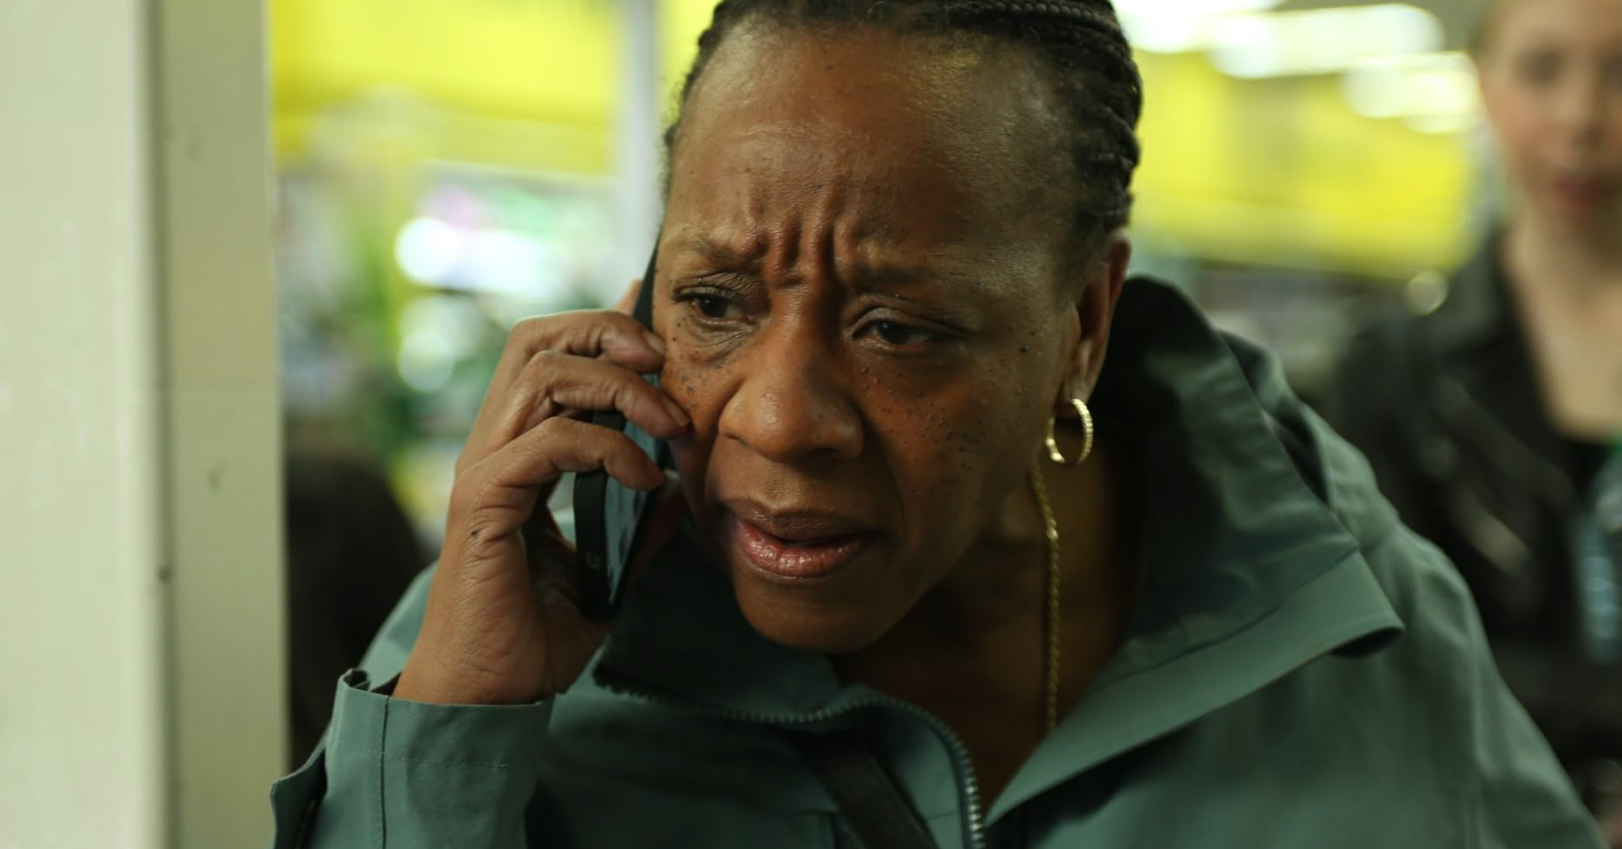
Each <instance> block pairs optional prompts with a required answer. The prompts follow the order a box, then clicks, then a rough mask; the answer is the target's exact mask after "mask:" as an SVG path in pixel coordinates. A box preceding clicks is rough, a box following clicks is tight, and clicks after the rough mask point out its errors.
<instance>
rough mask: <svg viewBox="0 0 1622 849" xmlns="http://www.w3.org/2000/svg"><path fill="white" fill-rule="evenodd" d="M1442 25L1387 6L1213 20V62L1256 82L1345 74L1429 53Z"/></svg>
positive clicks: (1412, 10) (1410, 9) (1414, 10)
mask: <svg viewBox="0 0 1622 849" xmlns="http://www.w3.org/2000/svg"><path fill="white" fill-rule="evenodd" d="M1442 40H1443V32H1442V22H1441V21H1439V20H1437V18H1436V16H1435V15H1433V14H1431V13H1430V12H1427V11H1425V10H1424V9H1420V8H1418V7H1416V6H1409V5H1406V4H1401V3H1387V4H1380V5H1376V6H1349V7H1343V8H1336V9H1315V10H1312V11H1305V12H1274V13H1267V14H1231V15H1223V16H1221V17H1218V18H1217V19H1215V20H1214V21H1212V22H1211V32H1210V42H1209V43H1210V52H1211V62H1212V64H1214V65H1216V67H1217V68H1218V69H1219V70H1221V71H1223V72H1224V73H1227V74H1231V75H1233V76H1235V77H1241V78H1246V79H1254V78H1258V77H1277V76H1285V75H1293V74H1321V73H1328V72H1332V71H1340V70H1342V69H1345V68H1347V67H1350V66H1352V65H1355V64H1357V63H1359V62H1366V61H1370V60H1374V59H1381V58H1387V57H1397V56H1408V55H1412V54H1417V53H1430V52H1433V51H1436V50H1439V49H1440V48H1441V46H1442Z"/></svg>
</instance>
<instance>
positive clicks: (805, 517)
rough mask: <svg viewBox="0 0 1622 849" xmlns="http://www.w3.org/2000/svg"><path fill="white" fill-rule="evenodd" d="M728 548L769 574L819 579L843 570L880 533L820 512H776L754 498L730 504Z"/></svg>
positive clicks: (800, 578)
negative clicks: (753, 500)
mask: <svg viewBox="0 0 1622 849" xmlns="http://www.w3.org/2000/svg"><path fill="white" fill-rule="evenodd" d="M725 503H726V507H727V509H728V511H729V512H730V515H729V516H728V517H727V519H726V522H725V525H726V527H725V528H724V531H725V534H726V537H727V540H726V542H727V548H729V549H731V550H732V551H733V552H734V553H736V554H737V555H740V556H741V559H742V560H743V561H744V562H745V563H747V564H748V565H750V566H752V567H754V569H755V570H757V571H758V572H761V573H763V574H764V575H766V576H767V577H771V578H776V579H789V580H800V581H803V580H808V579H812V578H820V577H824V576H827V575H830V574H832V573H834V572H837V571H839V570H840V569H841V568H843V567H845V566H846V565H848V564H849V563H850V562H851V561H852V560H854V559H855V558H856V556H857V555H858V554H860V553H861V552H862V550H863V549H865V548H866V547H867V546H868V544H869V543H870V542H871V541H872V539H873V537H874V536H875V534H874V530H873V528H872V526H871V525H868V524H866V523H864V522H862V521H860V520H858V519H855V518H853V517H850V516H846V515H842V514H838V513H832V512H822V511H815V510H773V509H771V508H768V507H766V506H764V505H761V504H759V503H756V502H752V501H744V500H739V501H728V502H725Z"/></svg>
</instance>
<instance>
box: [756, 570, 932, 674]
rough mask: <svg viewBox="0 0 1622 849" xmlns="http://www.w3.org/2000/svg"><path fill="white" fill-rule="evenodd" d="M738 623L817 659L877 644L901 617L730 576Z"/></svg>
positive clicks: (864, 602) (864, 604)
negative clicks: (740, 620)
mask: <svg viewBox="0 0 1622 849" xmlns="http://www.w3.org/2000/svg"><path fill="white" fill-rule="evenodd" d="M733 589H734V591H735V592H736V594H737V598H738V607H739V608H740V609H742V611H743V615H744V618H745V619H747V620H749V624H750V625H751V626H753V627H754V629H755V631H757V632H758V633H759V634H760V635H761V636H763V637H765V638H766V639H768V640H771V641H772V642H774V643H777V644H778V645H782V646H787V647H789V648H792V649H799V650H801V651H814V652H821V653H823V654H850V653H852V652H857V651H861V650H862V649H865V648H867V647H868V646H870V645H872V644H874V643H876V642H878V640H879V638H880V637H883V636H884V635H885V634H886V633H888V632H889V630H890V629H891V628H893V627H895V624H896V622H898V621H900V619H901V615H902V614H903V613H905V611H899V612H897V613H896V615H893V616H891V615H886V614H885V612H882V611H880V610H877V609H875V605H874V604H873V600H872V599H871V598H869V599H851V598H839V597H838V595H840V594H833V593H823V592H818V591H817V590H818V589H820V588H816V587H806V588H805V589H803V590H802V589H797V588H793V587H787V588H785V587H778V586H759V585H756V584H753V583H751V582H750V581H749V579H748V578H740V577H739V576H738V575H736V573H734V581H733Z"/></svg>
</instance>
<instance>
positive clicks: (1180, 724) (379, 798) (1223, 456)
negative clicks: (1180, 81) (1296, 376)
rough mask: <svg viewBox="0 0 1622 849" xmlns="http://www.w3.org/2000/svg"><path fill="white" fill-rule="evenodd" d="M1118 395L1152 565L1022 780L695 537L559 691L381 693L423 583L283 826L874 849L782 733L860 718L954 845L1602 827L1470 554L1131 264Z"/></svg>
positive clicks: (1201, 848) (1448, 837) (593, 844)
mask: <svg viewBox="0 0 1622 849" xmlns="http://www.w3.org/2000/svg"><path fill="white" fill-rule="evenodd" d="M1093 406H1094V408H1095V409H1096V410H1098V411H1099V413H1100V420H1101V426H1105V427H1115V428H1119V429H1120V430H1121V432H1122V433H1124V434H1129V435H1131V437H1132V438H1134V439H1136V440H1137V441H1138V445H1139V448H1140V456H1141V458H1142V474H1143V476H1144V480H1145V481H1146V483H1147V486H1146V492H1147V496H1146V498H1147V502H1146V505H1145V528H1144V533H1143V556H1144V558H1145V564H1144V565H1145V568H1146V570H1147V574H1148V579H1147V580H1148V583H1147V585H1146V588H1145V590H1144V592H1143V594H1142V601H1141V603H1140V607H1139V609H1138V610H1137V611H1135V614H1134V618H1133V620H1132V623H1131V625H1130V627H1129V630H1128V636H1127V640H1126V642H1125V644H1124V646H1123V647H1122V649H1121V650H1120V652H1119V654H1118V655H1117V656H1116V657H1115V658H1114V659H1113V660H1112V661H1111V662H1110V663H1109V664H1108V666H1107V667H1106V668H1105V670H1104V671H1103V673H1102V674H1101V675H1100V677H1099V678H1098V679H1097V680H1096V681H1095V682H1094V683H1093V684H1092V686H1091V688H1090V690H1089V691H1088V692H1087V693H1086V695H1085V696H1084V697H1083V698H1082V700H1081V701H1080V703H1079V704H1077V705H1076V706H1075V708H1074V709H1073V710H1071V711H1070V713H1069V715H1068V716H1067V717H1065V718H1064V720H1063V722H1062V724H1061V725H1060V727H1059V728H1058V729H1057V731H1056V732H1055V733H1054V734H1052V735H1051V736H1050V737H1049V738H1048V739H1047V740H1045V741H1044V742H1043V743H1042V744H1041V747H1040V748H1039V749H1037V751H1036V752H1035V753H1034V754H1033V755H1032V756H1031V758H1030V760H1029V761H1028V762H1027V763H1026V764H1025V765H1024V767H1023V768H1022V769H1021V771H1020V772H1019V773H1018V775H1016V776H1015V777H1014V779H1013V781H1012V782H1011V783H1010V784H1009V785H1008V787H1007V788H1006V789H1005V790H1004V791H1003V793H1002V795H1001V796H999V797H998V798H995V799H988V798H982V797H981V795H980V794H979V792H978V790H977V788H976V784H975V779H974V775H973V774H972V770H971V768H970V765H969V763H968V760H967V757H966V755H965V752H964V750H963V747H962V745H961V744H960V743H959V742H958V741H957V740H956V739H955V738H954V736H953V735H952V733H951V732H950V731H949V730H948V729H947V728H945V727H944V726H943V725H942V724H941V723H939V722H938V721H936V720H935V719H933V718H932V717H930V716H929V715H927V714H926V713H924V712H923V711H921V710H919V709H918V708H916V707H914V706H912V705H909V704H905V703H902V702H900V701H898V700H895V699H892V698H889V697H886V696H883V695H880V694H878V693H876V692H874V691H873V690H871V689H868V688H865V687H862V686H849V687H842V686H841V685H840V684H839V682H838V681H837V680H836V678H835V676H834V675H833V673H832V670H831V666H830V664H829V663H828V661H827V659H826V658H825V657H822V656H820V655H814V654H807V653H803V652H797V651H793V650H789V649H786V648H783V647H781V646H778V645H776V644H774V643H771V642H769V641H767V640H765V639H764V638H762V637H760V636H759V635H758V634H756V633H755V632H754V631H753V630H752V629H751V628H750V627H749V625H748V624H747V622H746V620H744V618H743V617H742V615H741V614H740V613H739V611H738V609H737V607H736V605H735V602H734V601H733V597H732V592H731V589H730V587H729V586H728V585H727V583H726V579H725V576H724V574H722V573H721V572H720V571H719V570H717V569H713V568H709V567H707V566H705V565H704V564H703V555H702V554H701V553H700V552H699V549H698V547H697V546H696V544H695V543H694V542H693V541H692V540H691V539H688V538H682V539H678V541H677V542H675V543H673V544H672V545H671V546H670V547H669V548H668V549H667V550H666V552H665V553H664V555H663V556H662V557H661V559H660V561H659V562H656V563H655V564H654V565H653V567H651V568H649V569H648V570H647V571H646V572H645V573H644V575H643V577H642V578H641V579H639V581H638V584H637V587H636V592H634V593H633V594H632V595H631V598H630V599H628V601H627V606H626V607H625V609H624V610H623V611H622V613H621V615H620V617H619V619H618V620H617V621H616V623H615V627H614V631H613V633H612V635H611V636H610V637H609V639H608V641H607V642H606V643H605V644H604V646H603V648H602V650H601V651H600V652H599V653H598V655H597V657H596V658H595V659H594V661H593V663H592V666H591V667H590V668H589V669H588V671H587V673H586V674H585V675H583V676H582V678H581V680H580V681H579V682H578V683H577V684H576V685H575V686H574V687H573V688H572V689H570V690H569V691H568V692H566V693H563V694H561V695H559V696H558V697H556V698H555V699H552V700H551V701H549V702H547V703H542V704H536V705H527V706H518V707H445V706H430V705H422V704H413V703H408V702H400V701H395V700H392V699H390V698H388V697H387V696H386V695H383V694H381V693H378V692H373V691H372V690H371V689H369V687H370V685H372V684H378V683H384V682H388V681H390V680H391V679H392V678H393V676H394V675H395V674H396V673H397V672H398V671H399V670H400V668H401V665H402V664H403V662H404V660H405V657H406V654H407V652H408V651H409V650H410V647H411V644H412V641H413V640H414V639H415V636H416V633H417V628H418V624H419V622H420V619H421V616H422V607H423V598H424V593H425V589H426V578H424V579H422V580H419V582H418V584H417V586H416V587H415V588H414V589H413V590H412V591H411V592H410V593H409V594H408V595H407V597H406V599H405V600H404V601H403V602H402V603H401V605H400V607H399V609H398V610H397V611H396V612H395V614H394V615H393V617H392V618H391V620H390V622H389V623H388V624H387V625H386V626H385V628H384V629H383V631H382V633H381V634H380V635H379V636H378V638H377V641H376V643H375V644H374V645H373V647H372V649H371V650H370V652H369V654H368V656H367V657H366V659H365V660H364V662H363V663H362V667H361V669H360V670H357V671H355V672H352V673H350V674H349V675H347V676H346V677H345V679H344V682H343V685H342V686H341V687H340V692H339V694H338V697H337V703H336V707H335V712H334V716H333V720H332V725H331V728H330V729H329V731H328V736H327V739H326V742H325V745H324V746H323V747H322V748H321V749H320V750H318V751H317V752H316V754H315V755H314V756H313V757H312V758H311V759H310V761H309V762H308V763H307V764H305V766H304V767H303V768H302V769H300V770H299V771H298V772H296V773H294V774H293V775H291V776H289V777H287V778H285V779H283V780H281V781H279V782H277V783H276V784H275V786H274V787H273V789H272V791H271V799H272V803H273V807H274V810H275V818H276V837H275V842H274V846H275V847H276V849H288V848H289V847H294V846H301V845H308V846H313V847H318V849H329V848H333V847H345V849H351V848H352V847H391V849H406V847H436V849H437V847H469V849H486V848H487V847H488V849H497V847H499V849H519V847H548V849H561V847H570V849H599V847H603V849H622V847H626V848H628V849H629V848H634V849H650V847H662V846H669V847H677V846H682V847H687V846H692V847H749V849H761V848H763V847H771V849H795V848H796V847H808V849H809V847H840V846H854V845H856V844H855V840H854V838H853V837H852V836H851V835H850V834H849V832H848V831H847V830H846V828H845V826H844V825H843V822H842V819H841V817H840V815H839V812H838V808H837V806H836V805H835V804H834V803H833V802H832V800H831V799H830V798H829V797H828V795H827V793H826V792H825V791H824V790H823V789H822V786H821V785H820V784H819V783H818V782H817V780H816V779H815V778H814V777H813V775H812V774H811V773H810V772H809V771H808V769H807V768H806V767H805V765H804V764H803V763H802V762H801V761H800V760H799V759H798V758H797V757H796V755H795V754H794V752H793V750H792V749H791V748H790V747H789V746H788V745H787V744H786V743H785V742H784V741H783V739H782V737H781V734H780V732H779V731H778V728H780V727H793V728H798V729H802V730H818V729H823V728H830V727H839V726H844V725H847V724H859V725H860V726H862V727H863V728H864V729H866V730H868V731H869V732H870V733H871V736H873V737H874V739H875V740H876V741H877V744H878V747H879V750H880V754H881V756H882V757H883V758H884V759H885V760H886V762H887V765H888V766H889V767H890V769H891V771H892V772H893V773H894V774H895V776H896V778H897V780H898V781H899V782H900V783H901V785H902V786H903V787H904V788H905V791H906V792H907V794H908V795H909V796H910V798H911V801H912V803H913V805H914V807H915V808H916V809H917V810H918V812H919V813H920V815H921V816H922V817H923V818H924V819H925V820H926V821H927V823H928V824H929V826H930V828H931V829H932V830H933V832H934V835H935V839H936V840H937V841H938V842H939V844H940V846H941V847H943V849H953V847H978V846H985V847H1061V846H1062V847H1071V846H1076V847H1110V849H1123V847H1195V848H1196V849H1230V847H1231V849H1265V847H1280V848H1281V849H1282V847H1290V849H1297V848H1298V847H1311V849H1369V847H1379V849H1405V848H1406V847H1414V849H1420V847H1424V849H1435V847H1525V849H1579V847H1581V849H1597V847H1600V846H1601V845H1602V844H1601V841H1600V838H1599V836H1598V834H1597V832H1596V831H1595V829H1594V827H1593V826H1592V825H1591V824H1590V822H1589V820H1588V818H1587V815H1586V814H1585V813H1584V811H1583V810H1582V808H1581V806H1580V805H1579V803H1578V801H1577V799H1576V798H1575V796H1574V794H1573V792H1572V790H1571V789H1570V787H1569V785H1568V784H1567V780H1566V778H1565V776H1564V774H1563V773H1562V772H1561V771H1560V769H1559V767H1558V766H1557V765H1556V763H1555V761H1554V759H1553V757H1552V756H1551V755H1550V753H1549V751H1548V748H1547V746H1546V745H1545V744H1544V742H1543V740H1542V739H1541V738H1540V737H1539V736H1538V734H1537V732H1536V731H1534V730H1533V728H1532V725H1531V724H1530V722H1529V721H1528V720H1527V717H1526V715H1525V713H1524V712H1523V711H1522V710H1521V708H1520V707H1519V706H1517V705H1516V704H1515V702H1514V701H1512V700H1511V698H1510V697H1509V695H1508V693H1507V692H1506V690H1505V688H1504V686H1503V684H1502V682H1501V681H1500V680H1499V677H1498V673H1497V672H1496V670H1495V669H1494V667H1493V664H1492V661H1491V659H1490V658H1489V656H1488V653H1487V650H1486V645H1485V642H1484V640H1483V637H1482V633H1481V627H1480V624H1479V622H1478V619H1477V616H1476V612H1475V609H1474V608H1473V607H1472V605H1471V602H1470V599H1469V596H1468V594H1467V593H1466V591H1465V589H1464V586H1463V584H1462V583H1461V582H1460V580H1459V578H1458V576H1457V575H1456V574H1455V573H1454V570H1453V569H1452V567H1451V566H1450V565H1449V564H1448V563H1447V561H1446V560H1444V559H1443V558H1442V557H1441V555H1439V554H1438V553H1437V551H1436V550H1435V549H1434V548H1433V547H1432V546H1430V545H1429V544H1427V543H1426V542H1424V541H1423V540H1421V539H1419V538H1417V537H1415V536H1414V535H1413V534H1412V533H1410V532H1409V531H1408V530H1407V529H1405V528H1404V527H1402V526H1401V525H1400V524H1399V523H1398V522H1397V521H1396V519H1395V518H1394V516H1393V514H1392V511H1391V509H1390V508H1389V507H1388V506H1387V504H1386V503H1385V502H1384V501H1383V500H1382V499H1381V498H1380V497H1379V496H1378V495H1377V494H1376V490H1375V488H1374V485H1373V483H1372V481H1371V479H1370V476H1369V473H1368V469H1367V466H1366V464H1365V463H1364V462H1363V460H1362V458H1361V457H1360V456H1359V455H1358V454H1357V453H1356V452H1354V451H1353V450H1351V449H1350V448H1348V447H1347V446H1346V444H1345V443H1344V442H1342V441H1341V440H1340V439H1339V438H1338V437H1336V436H1335V435H1334V434H1333V433H1332V432H1331V431H1330V430H1329V429H1328V428H1327V427H1326V426H1325V425H1323V423H1322V422H1321V421H1320V420H1319V419H1318V418H1317V417H1316V416H1315V415H1313V414H1312V413H1311V412H1310V411H1309V410H1307V409H1306V408H1305V407H1304V406H1303V405H1302V404H1301V403H1300V402H1298V401H1297V400H1296V399H1295V398H1294V397H1292V396H1291V394H1290V392H1289V390H1288V389H1287V388H1286V386H1285V384H1284V380H1283V378H1282V376H1281V374H1280V372H1279V370H1278V368H1277V366H1276V364H1275V363H1274V361H1273V360H1271V359H1270V358H1269V357H1267V356H1265V355H1264V354H1262V353H1261V352H1259V351H1258V350H1257V349H1255V348H1253V347H1251V346H1249V345H1247V344H1245V343H1243V342H1240V341H1237V340H1235V339H1231V338H1228V337H1225V336H1223V335H1221V334H1219V333H1218V332H1216V331H1215V330H1213V329H1212V328H1211V327H1210V325H1209V324H1207V323H1206V321H1205V319H1204V318H1203V317H1202V316H1201V315H1200V314H1199V312H1198V311H1197V310H1196V309H1194V308H1193V307H1192V306H1191V305H1190V304H1189V303H1188V302H1187V301H1186V300H1185V299H1184V298H1183V297H1182V296H1181V295H1180V294H1178V293H1177V292H1176V291H1174V290H1172V289H1170V288H1169V287H1165V286H1163V285H1161V284H1158V283H1153V282H1150V281H1142V280H1138V281H1133V282H1132V283H1130V284H1129V285H1128V286H1127V290H1126V294H1125V295H1124V296H1123V297H1122V301H1121V304H1120V307H1119V311H1118V314H1117V318H1116V321H1115V325H1114V330H1113V337H1112V342H1111V349H1110V357H1109V365H1108V367H1107V368H1106V375H1105V377H1104V379H1103V380H1102V382H1101V384H1100V387H1099V389H1098V391H1097V393H1096V394H1095V396H1094V404H1093ZM982 811H983V814H982V813H981V812H982ZM306 841H307V842H306ZM873 849H878V847H873Z"/></svg>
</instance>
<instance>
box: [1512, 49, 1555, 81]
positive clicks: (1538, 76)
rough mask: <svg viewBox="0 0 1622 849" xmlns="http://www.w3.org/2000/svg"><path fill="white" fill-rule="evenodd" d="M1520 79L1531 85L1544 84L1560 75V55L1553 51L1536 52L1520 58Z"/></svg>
mask: <svg viewBox="0 0 1622 849" xmlns="http://www.w3.org/2000/svg"><path fill="white" fill-rule="evenodd" d="M1518 70H1519V71H1520V76H1521V79H1523V80H1525V81H1526V82H1528V83H1531V84H1533V85H1545V84H1548V83H1550V82H1553V81H1554V79H1555V77H1558V76H1559V75H1560V57H1559V56H1558V55H1556V54H1554V53H1549V52H1538V53H1533V54H1531V55H1528V56H1526V57H1524V58H1522V59H1521V61H1520V66H1519V69H1518Z"/></svg>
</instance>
